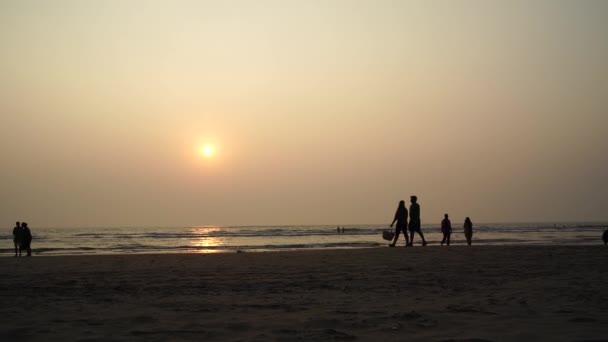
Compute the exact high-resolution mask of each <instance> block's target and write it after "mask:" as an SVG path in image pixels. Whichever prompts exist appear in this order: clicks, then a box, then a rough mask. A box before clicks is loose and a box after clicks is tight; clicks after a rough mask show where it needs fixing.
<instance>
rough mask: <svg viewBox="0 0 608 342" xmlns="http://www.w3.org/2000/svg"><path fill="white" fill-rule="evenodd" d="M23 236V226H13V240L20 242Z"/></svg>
mask: <svg viewBox="0 0 608 342" xmlns="http://www.w3.org/2000/svg"><path fill="white" fill-rule="evenodd" d="M22 237H23V229H21V227H15V228H13V241H15V242H19V241H21V239H22Z"/></svg>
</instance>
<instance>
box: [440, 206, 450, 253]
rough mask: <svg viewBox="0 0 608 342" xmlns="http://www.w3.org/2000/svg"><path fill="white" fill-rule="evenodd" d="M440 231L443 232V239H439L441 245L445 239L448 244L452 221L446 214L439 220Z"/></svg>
mask: <svg viewBox="0 0 608 342" xmlns="http://www.w3.org/2000/svg"><path fill="white" fill-rule="evenodd" d="M441 232H442V233H443V240H441V245H442V246H443V244H444V243H445V242H446V241H447V245H448V246H449V245H450V235H452V222H450V219H449V218H448V214H445V215H444V219H443V221H441Z"/></svg>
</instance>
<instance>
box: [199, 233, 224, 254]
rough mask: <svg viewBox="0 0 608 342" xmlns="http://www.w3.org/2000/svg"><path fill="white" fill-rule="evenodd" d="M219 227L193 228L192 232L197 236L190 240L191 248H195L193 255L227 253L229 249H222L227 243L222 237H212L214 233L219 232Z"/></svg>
mask: <svg viewBox="0 0 608 342" xmlns="http://www.w3.org/2000/svg"><path fill="white" fill-rule="evenodd" d="M219 231H220V228H218V227H193V228H191V230H190V233H192V235H194V236H196V237H195V238H192V240H190V246H192V247H193V249H192V252H193V253H221V252H226V250H227V248H226V249H225V248H222V246H225V245H226V242H225V241H224V239H223V238H221V237H216V236H210V235H213V233H214V232H219Z"/></svg>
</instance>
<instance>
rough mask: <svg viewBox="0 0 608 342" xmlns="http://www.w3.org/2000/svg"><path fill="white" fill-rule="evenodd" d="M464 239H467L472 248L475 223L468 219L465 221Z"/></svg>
mask: <svg viewBox="0 0 608 342" xmlns="http://www.w3.org/2000/svg"><path fill="white" fill-rule="evenodd" d="M464 237H466V238H467V244H468V245H469V246H470V245H471V239H472V238H473V222H471V219H470V218H468V217H467V218H466V219H465V220H464Z"/></svg>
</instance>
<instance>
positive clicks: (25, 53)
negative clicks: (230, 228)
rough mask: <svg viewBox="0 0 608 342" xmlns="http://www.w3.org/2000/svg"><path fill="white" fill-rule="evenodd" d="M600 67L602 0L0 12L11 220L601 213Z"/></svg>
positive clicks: (1, 176)
mask: <svg viewBox="0 0 608 342" xmlns="http://www.w3.org/2000/svg"><path fill="white" fill-rule="evenodd" d="M607 61H608V1H601V0H600V1H574V0H572V1H554V0H552V1H528V0H526V1H511V0H509V1H506V0H505V1H487V0H480V1H464V0H462V1H428V0H424V1H396V0H393V1H388V0H386V1H379V0H373V1H372V0H369V1H356V0H351V1H331V0H322V1H321V0H319V1H316V0H306V1H304V0H301V1H287V0H277V1H265V0H261V1H260V0H251V1H181V0H177V1H176V0H172V1H168V0H167V1H122V0H120V1H119V0H117V1H101V0H99V1H86V0H73V1H63V0H53V1H46V0H40V1H27V0H14V1H12V0H0V75H1V76H0V157H1V162H2V164H1V167H0V195H1V196H2V202H1V204H0V222H4V225H6V226H10V225H11V224H12V223H13V222H14V221H16V220H25V221H28V222H29V223H30V225H31V226H33V227H36V226H38V227H40V226H59V227H60V226H93V227H94V226H132V225H146V226H165V225H172V226H176V225H211V224H349V223H382V222H387V223H390V221H391V219H392V215H393V214H394V211H395V209H396V206H397V202H398V201H399V200H401V199H406V200H408V199H409V195H411V194H416V195H418V197H419V199H420V203H421V208H422V219H423V223H424V222H427V223H430V222H439V221H440V220H441V218H442V215H443V213H444V212H448V213H450V214H451V216H452V218H453V222H457V223H459V224H460V223H461V222H462V221H463V219H464V216H470V217H471V218H472V220H473V221H474V222H482V221H483V222H500V221H518V222H521V221H563V220H567V221H580V220H584V221H593V220H608V182H607V179H608V62H607ZM205 145H209V146H212V147H213V149H214V153H213V154H212V155H211V156H204V155H203V154H201V153H200V149H201V148H202V147H203V146H205Z"/></svg>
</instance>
